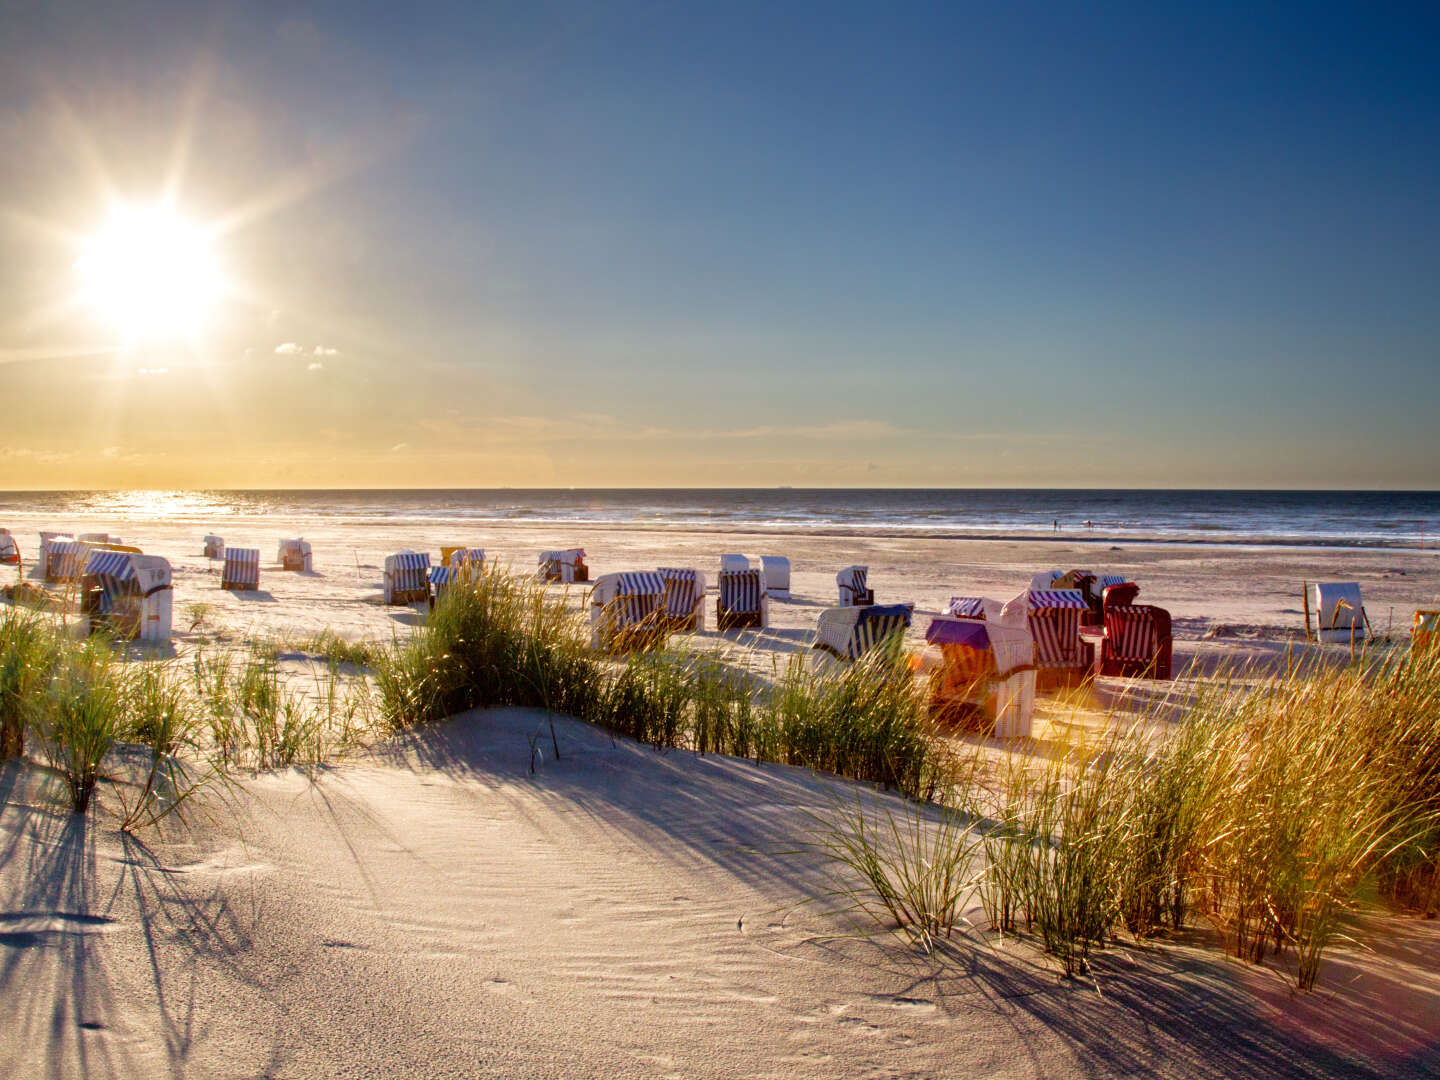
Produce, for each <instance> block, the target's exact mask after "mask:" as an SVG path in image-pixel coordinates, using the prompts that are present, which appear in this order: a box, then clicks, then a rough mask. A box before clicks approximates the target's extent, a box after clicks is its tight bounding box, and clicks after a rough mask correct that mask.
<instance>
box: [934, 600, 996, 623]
mask: <svg viewBox="0 0 1440 1080" xmlns="http://www.w3.org/2000/svg"><path fill="white" fill-rule="evenodd" d="M1004 610H1005V605H1004V604H1002V603H1001V602H1000V601H999V600H990V599H988V598H986V597H984V596H952V597H951V598H950V602H949V603H948V604H946V605H945V611H944V614H946V615H948V616H950V617H951V618H954V619H979V620H982V621H985V622H999V621H1000V620H1001V617H1002V615H1003V613H1004Z"/></svg>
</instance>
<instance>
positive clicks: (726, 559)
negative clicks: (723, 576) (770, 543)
mask: <svg viewBox="0 0 1440 1080" xmlns="http://www.w3.org/2000/svg"><path fill="white" fill-rule="evenodd" d="M763 568H764V566H763V563H762V561H761V559H760V556H759V555H740V554H737V553H735V552H727V553H726V554H723V555H721V556H720V569H721V570H722V571H724V570H750V569H756V570H759V569H763Z"/></svg>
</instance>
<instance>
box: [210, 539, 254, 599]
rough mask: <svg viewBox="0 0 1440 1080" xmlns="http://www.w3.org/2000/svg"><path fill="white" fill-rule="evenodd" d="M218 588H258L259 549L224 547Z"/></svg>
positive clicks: (244, 589) (242, 589)
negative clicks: (223, 558)
mask: <svg viewBox="0 0 1440 1080" xmlns="http://www.w3.org/2000/svg"><path fill="white" fill-rule="evenodd" d="M220 588H222V589H232V590H240V591H246V592H248V591H249V590H251V589H258V588H260V549H259V548H226V549H225V565H224V566H223V567H222V568H221V570H220Z"/></svg>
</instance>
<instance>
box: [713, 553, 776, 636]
mask: <svg viewBox="0 0 1440 1080" xmlns="http://www.w3.org/2000/svg"><path fill="white" fill-rule="evenodd" d="M719 593H720V595H719V596H718V598H717V599H716V601H715V626H716V629H719V630H735V629H740V628H743V627H757V628H760V629H764V628H765V627H766V626H769V625H770V604H769V597H768V596H767V595H766V592H765V578H764V572H763V571H762V570H760V569H758V568H757V569H752V570H721V571H720V578H719Z"/></svg>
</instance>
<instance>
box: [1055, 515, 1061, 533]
mask: <svg viewBox="0 0 1440 1080" xmlns="http://www.w3.org/2000/svg"><path fill="white" fill-rule="evenodd" d="M1054 529H1055V531H1056V532H1059V531H1060V519H1059V518H1056V519H1055V525H1054Z"/></svg>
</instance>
